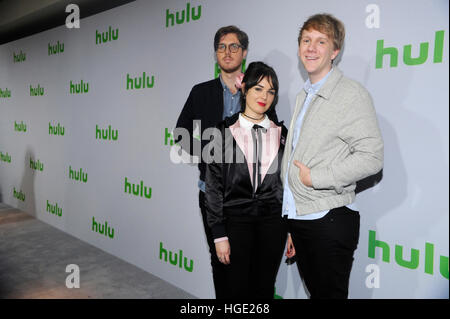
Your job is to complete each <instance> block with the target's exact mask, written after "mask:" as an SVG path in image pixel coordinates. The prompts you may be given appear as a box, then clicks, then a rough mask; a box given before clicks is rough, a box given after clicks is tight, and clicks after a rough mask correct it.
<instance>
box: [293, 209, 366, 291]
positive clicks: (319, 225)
mask: <svg viewBox="0 0 450 319" xmlns="http://www.w3.org/2000/svg"><path fill="white" fill-rule="evenodd" d="M359 220H360V217H359V212H356V211H353V210H351V209H349V208H347V207H346V206H343V207H339V208H334V209H332V210H330V211H329V212H328V214H327V215H325V216H324V217H323V218H320V219H316V220H294V219H290V220H289V230H290V232H291V236H292V241H293V243H294V247H295V251H296V255H297V265H298V268H299V271H300V275H301V276H302V277H303V279H304V280H305V284H306V287H307V288H308V291H309V293H310V295H311V299H318V298H321V299H346V298H347V297H348V286H349V280H350V272H351V268H352V264H353V253H354V251H355V250H356V247H357V245H358V240H359V225H360V221H359Z"/></svg>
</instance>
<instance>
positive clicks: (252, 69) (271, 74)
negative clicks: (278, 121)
mask: <svg viewBox="0 0 450 319" xmlns="http://www.w3.org/2000/svg"><path fill="white" fill-rule="evenodd" d="M265 77H267V78H268V79H270V82H272V87H273V89H274V90H275V97H274V99H273V102H272V105H271V106H270V108H269V109H268V110H267V111H266V113H267V114H268V115H269V114H272V113H274V112H275V105H277V102H278V77H277V74H276V73H275V70H274V69H273V68H272V67H270V66H268V65H267V64H265V63H264V62H260V61H257V62H252V63H250V64H249V65H248V67H247V70H246V71H245V74H244V78H243V79H242V84H245V86H244V92H243V93H242V94H241V112H244V111H245V106H246V104H245V95H246V93H247V92H248V90H250V89H251V88H252V87H254V86H255V85H257V84H258V83H259V82H261V80H262V79H263V78H265Z"/></svg>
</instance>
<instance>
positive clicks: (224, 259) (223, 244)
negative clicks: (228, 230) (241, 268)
mask: <svg viewBox="0 0 450 319" xmlns="http://www.w3.org/2000/svg"><path fill="white" fill-rule="evenodd" d="M216 254H217V257H218V258H219V261H220V262H221V263H222V264H225V265H229V264H230V242H229V241H228V239H227V240H224V241H220V242H218V243H216Z"/></svg>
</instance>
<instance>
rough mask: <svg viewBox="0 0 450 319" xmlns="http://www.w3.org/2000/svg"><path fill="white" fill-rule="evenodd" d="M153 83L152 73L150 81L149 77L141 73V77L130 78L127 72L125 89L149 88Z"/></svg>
mask: <svg viewBox="0 0 450 319" xmlns="http://www.w3.org/2000/svg"><path fill="white" fill-rule="evenodd" d="M153 85H155V77H154V76H153V75H152V81H151V82H150V77H149V76H148V75H146V74H145V72H143V73H142V77H137V78H131V77H130V74H128V73H127V90H136V89H151V88H152V87H153Z"/></svg>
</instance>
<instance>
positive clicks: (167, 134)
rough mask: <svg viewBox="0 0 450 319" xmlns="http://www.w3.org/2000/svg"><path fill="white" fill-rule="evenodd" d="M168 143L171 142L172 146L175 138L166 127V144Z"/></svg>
mask: <svg viewBox="0 0 450 319" xmlns="http://www.w3.org/2000/svg"><path fill="white" fill-rule="evenodd" d="M168 144H170V146H172V145H173V144H174V140H173V135H172V133H169V129H168V128H166V129H165V134H164V145H168Z"/></svg>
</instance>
